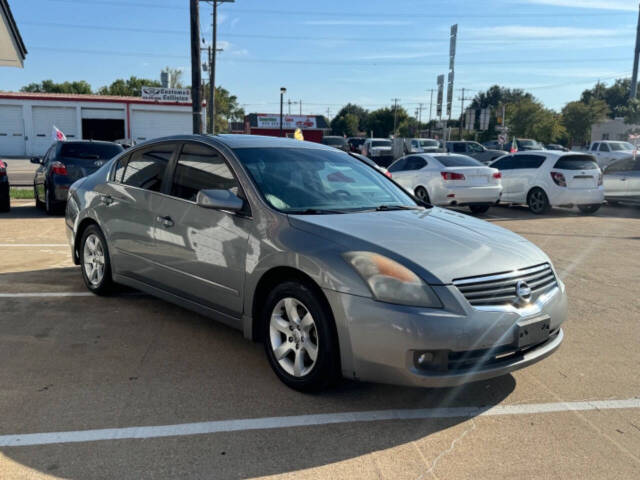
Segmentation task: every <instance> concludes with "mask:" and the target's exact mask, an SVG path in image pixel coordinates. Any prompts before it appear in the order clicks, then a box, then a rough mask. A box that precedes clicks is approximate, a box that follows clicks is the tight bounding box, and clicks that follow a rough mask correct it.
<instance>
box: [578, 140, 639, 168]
mask: <svg viewBox="0 0 640 480" xmlns="http://www.w3.org/2000/svg"><path fill="white" fill-rule="evenodd" d="M633 150H634V146H633V145H632V144H630V143H629V142H610V141H608V140H603V141H601V142H593V143H592V144H591V146H590V147H589V153H590V154H591V155H593V156H594V157H596V161H597V162H598V165H600V168H605V167H606V166H608V165H610V164H612V163H613V162H615V161H616V160H622V159H624V158H629V157H631V156H633Z"/></svg>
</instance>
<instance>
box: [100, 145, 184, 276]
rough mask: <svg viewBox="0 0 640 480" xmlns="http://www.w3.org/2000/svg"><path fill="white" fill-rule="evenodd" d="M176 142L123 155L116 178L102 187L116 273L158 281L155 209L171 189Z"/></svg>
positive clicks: (104, 222) (103, 214) (103, 212)
mask: <svg viewBox="0 0 640 480" xmlns="http://www.w3.org/2000/svg"><path fill="white" fill-rule="evenodd" d="M175 150H176V144H175V143H172V142H163V143H158V144H154V145H150V146H148V147H144V148H139V149H136V150H134V151H133V152H131V154H130V155H128V156H125V157H122V158H121V162H119V164H118V165H117V166H116V169H115V175H114V178H113V179H112V181H110V182H108V183H107V184H106V185H103V186H99V187H98V188H97V190H98V191H99V192H100V195H101V202H102V205H101V206H100V207H99V210H100V211H99V216H100V219H101V224H102V226H103V228H104V229H105V232H106V234H107V239H108V241H109V247H110V249H111V252H110V253H111V256H112V259H113V265H114V267H115V271H116V273H120V274H124V275H127V276H130V277H132V278H135V279H137V280H140V281H143V282H146V283H149V284H156V285H157V284H158V282H157V281H156V278H157V277H158V268H157V265H155V264H154V263H153V261H152V257H153V253H154V252H153V249H154V237H153V230H154V226H155V216H154V214H153V212H154V208H156V207H157V205H158V203H159V202H160V201H161V199H162V198H163V194H162V191H163V190H164V189H165V188H167V182H168V179H167V175H168V166H169V162H170V161H171V159H172V157H173V155H174V153H175Z"/></svg>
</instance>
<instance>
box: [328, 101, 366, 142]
mask: <svg viewBox="0 0 640 480" xmlns="http://www.w3.org/2000/svg"><path fill="white" fill-rule="evenodd" d="M347 115H352V117H351V119H349V120H347ZM368 116H369V112H368V111H367V110H365V109H364V108H362V107H361V106H359V105H355V104H353V103H347V104H346V105H345V106H344V107H342V108H341V109H340V111H339V112H338V113H337V114H336V116H335V117H333V120H332V121H331V130H332V132H333V133H334V134H335V135H343V134H346V135H349V136H354V135H357V134H358V132H362V131H364V130H366V126H367V118H368ZM353 117H355V118H356V120H357V124H356V125H354V121H353ZM347 123H348V125H347ZM354 126H355V128H354ZM347 130H349V132H347Z"/></svg>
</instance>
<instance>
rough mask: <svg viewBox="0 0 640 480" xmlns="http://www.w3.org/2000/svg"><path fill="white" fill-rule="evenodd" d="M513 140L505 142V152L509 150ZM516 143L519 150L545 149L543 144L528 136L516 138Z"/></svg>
mask: <svg viewBox="0 0 640 480" xmlns="http://www.w3.org/2000/svg"><path fill="white" fill-rule="evenodd" d="M512 143H513V142H509V143H507V144H505V146H504V149H505V151H507V152H510V151H511V144H512ZM516 145H517V147H518V151H519V152H527V151H529V150H545V148H544V145H542V144H541V143H540V142H538V141H537V140H532V139H530V138H516Z"/></svg>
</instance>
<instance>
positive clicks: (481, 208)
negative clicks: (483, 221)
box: [469, 205, 491, 214]
mask: <svg viewBox="0 0 640 480" xmlns="http://www.w3.org/2000/svg"><path fill="white" fill-rule="evenodd" d="M490 206H491V205H469V210H471V213H473V214H479V213H487V212H488V211H489V207H490Z"/></svg>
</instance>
